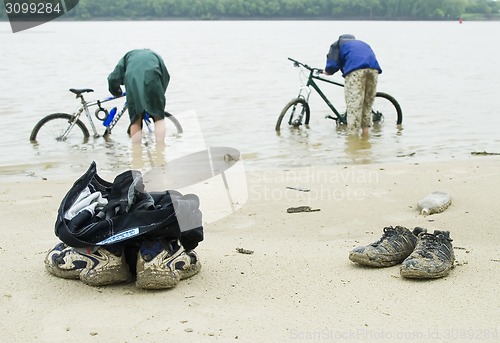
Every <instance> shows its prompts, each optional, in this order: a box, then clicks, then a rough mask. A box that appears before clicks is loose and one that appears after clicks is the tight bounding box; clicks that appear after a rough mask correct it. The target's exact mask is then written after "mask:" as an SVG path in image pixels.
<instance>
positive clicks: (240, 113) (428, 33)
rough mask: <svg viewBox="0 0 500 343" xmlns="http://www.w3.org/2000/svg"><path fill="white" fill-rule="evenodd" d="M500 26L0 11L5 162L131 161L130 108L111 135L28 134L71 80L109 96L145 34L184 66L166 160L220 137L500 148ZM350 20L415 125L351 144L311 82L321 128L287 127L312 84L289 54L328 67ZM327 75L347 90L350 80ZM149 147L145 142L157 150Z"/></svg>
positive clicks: (68, 169) (303, 159)
mask: <svg viewBox="0 0 500 343" xmlns="http://www.w3.org/2000/svg"><path fill="white" fill-rule="evenodd" d="M499 29H500V22H464V23H463V24H459V23H457V22H336V21H335V22H326V21H313V22H311V21H282V22H281V21H280V22H272V21H265V22H259V21H249V22H237V21H231V22H225V21H214V22H205V21H204V22H182V21H180V22H83V23H80V22H70V23H66V22H51V23H48V24H45V25H42V26H39V27H37V28H34V29H31V30H28V31H25V32H21V33H16V34H12V32H11V30H10V26H9V24H8V23H0V46H1V50H2V53H1V54H0V80H1V81H0V115H1V118H2V134H1V135H0V146H1V150H0V173H2V174H3V175H4V177H11V178H16V177H26V175H34V176H52V175H62V174H66V175H67V174H71V175H73V174H74V175H80V174H81V173H82V171H84V170H86V168H87V167H88V165H89V163H90V162H91V161H93V160H95V161H97V163H98V167H99V169H101V170H108V171H111V172H115V171H122V170H124V169H128V168H129V167H130V163H131V159H132V154H131V151H130V145H129V142H128V137H127V136H126V133H125V129H126V124H127V121H128V118H124V120H123V121H122V123H121V124H123V125H122V127H121V128H118V130H116V131H115V132H114V133H113V135H112V138H111V141H108V142H106V141H104V140H103V139H102V138H98V139H92V140H91V141H90V142H89V143H88V144H85V145H81V146H77V147H71V148H69V149H63V150H60V149H59V148H58V147H57V146H56V147H52V148H50V147H49V148H48V149H40V148H37V147H36V146H33V145H32V144H30V142H29V139H28V137H29V133H30V131H31V129H32V127H33V125H34V124H35V123H36V122H37V121H38V120H39V119H40V118H41V117H43V116H44V115H46V114H49V113H53V112H71V111H72V110H73V109H74V108H75V106H76V105H78V103H77V100H76V99H75V98H74V96H73V95H72V94H71V93H70V92H69V91H68V89H69V88H72V87H74V88H78V87H80V88H83V87H88V88H93V89H94V90H95V92H94V93H93V95H92V96H91V97H90V98H92V97H94V98H103V97H107V96H108V92H107V83H106V78H107V75H108V74H109V73H110V72H111V71H112V69H113V68H114V66H115V64H116V62H117V61H118V60H119V59H120V58H121V57H122V55H123V54H124V53H125V52H126V51H128V50H130V49H135V48H151V49H153V50H155V51H157V52H158V53H159V54H161V55H162V56H163V57H164V59H165V61H166V64H167V67H168V69H169V71H170V74H171V83H170V85H169V88H168V90H167V110H169V111H170V112H172V113H174V114H175V115H176V116H177V118H178V119H179V121H180V122H181V124H182V125H183V126H184V129H185V133H184V134H182V135H174V134H173V132H172V131H170V132H171V134H169V136H168V138H167V145H168V148H167V153H166V159H167V160H170V159H174V158H176V157H179V156H182V155H185V154H186V153H188V152H194V151H198V150H202V149H204V148H206V147H207V146H229V147H233V148H236V149H239V150H240V151H241V153H242V156H243V159H244V161H245V165H246V168H249V169H266V168H289V167H293V166H310V165H339V164H353V163H355V164H357V163H380V162H382V163H399V162H422V161H433V160H446V159H467V158H471V157H470V156H471V155H470V153H471V152H473V151H488V152H500V137H499V134H498V127H500V116H499V106H498V96H499V94H500V93H499V89H498V80H499V79H500V69H499V68H498V59H499V57H500V36H498V35H494V34H493V33H494V32H500V30H499ZM343 33H352V34H354V35H356V36H357V37H358V38H360V39H363V40H366V41H367V42H369V43H370V44H371V45H372V47H373V48H374V50H375V52H376V54H377V56H378V59H379V60H380V63H381V66H382V69H383V74H382V75H380V77H379V86H378V90H379V91H382V92H386V93H389V94H391V95H393V96H394V97H395V98H397V100H398V101H399V102H400V104H401V106H402V108H403V116H404V118H403V127H402V129H401V130H398V129H397V128H396V127H395V125H394V124H393V123H392V122H389V123H386V124H385V125H384V126H383V129H382V130H381V131H380V132H375V133H373V135H372V136H371V137H370V139H369V141H368V142H366V143H364V144H362V145H352V144H350V143H349V141H348V140H347V139H346V137H345V136H344V133H343V132H341V131H338V130H336V129H335V125H334V122H333V121H331V120H326V119H324V117H325V115H326V114H328V109H327V108H326V106H325V105H324V104H323V103H322V101H321V100H320V99H319V97H318V96H317V95H312V98H311V107H312V119H311V122H310V128H309V129H307V130H306V129H302V130H298V131H293V132H289V130H285V131H284V132H283V134H282V135H280V136H278V135H276V133H275V131H274V125H275V122H276V119H277V116H278V114H279V113H280V111H281V109H282V108H283V106H284V105H285V104H286V103H287V102H288V101H289V100H290V99H292V98H293V97H295V96H296V94H297V92H298V89H299V73H298V69H296V68H293V67H292V65H291V63H290V62H289V61H288V60H287V57H293V58H295V59H298V60H301V61H303V62H305V63H307V64H309V65H311V66H316V67H320V68H322V67H323V66H324V62H325V55H326V53H327V51H328V48H329V45H330V44H331V43H332V42H333V41H335V40H336V38H337V37H338V36H339V35H340V34H343ZM333 79H334V80H336V81H342V78H341V76H340V75H336V76H334V77H333ZM324 89H325V91H326V92H327V93H328V95H329V96H331V98H332V99H334V100H335V99H338V100H337V101H339V102H341V103H342V102H343V100H342V99H343V93H342V91H343V90H342V89H341V88H337V87H335V86H325V88H324ZM90 98H89V99H90ZM96 123H97V124H99V125H100V123H99V122H96ZM100 127H102V126H100ZM100 130H102V129H100ZM150 152H151V151H149V150H148V149H146V148H144V150H143V154H142V158H143V159H144V161H145V163H148V161H149V160H150V156H151V154H150Z"/></svg>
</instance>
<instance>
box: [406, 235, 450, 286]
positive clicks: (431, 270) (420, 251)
mask: <svg viewBox="0 0 500 343" xmlns="http://www.w3.org/2000/svg"><path fill="white" fill-rule="evenodd" d="M452 241H453V240H452V239H451V238H450V232H449V231H440V230H435V231H434V234H431V233H421V234H420V235H419V236H418V241H417V246H416V247H415V250H414V251H413V253H412V254H411V255H410V256H408V258H406V259H405V260H404V261H403V264H402V266H401V268H400V274H401V276H403V277H406V278H413V279H436V278H440V277H443V276H446V275H448V273H449V272H450V270H451V268H452V267H453V262H454V261H455V254H454V252H453V246H452V244H451V242H452Z"/></svg>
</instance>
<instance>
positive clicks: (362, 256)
mask: <svg viewBox="0 0 500 343" xmlns="http://www.w3.org/2000/svg"><path fill="white" fill-rule="evenodd" d="M421 232H426V230H425V229H423V228H420V227H416V228H415V229H413V231H410V230H408V229H407V228H405V227H402V226H396V227H392V226H388V227H385V228H384V234H383V235H382V237H381V238H380V239H379V240H378V241H376V242H373V243H371V244H369V245H367V246H360V247H356V248H354V249H353V250H352V251H351V252H350V253H349V260H351V261H352V262H356V263H359V264H362V265H365V266H370V267H389V266H394V265H396V264H398V263H401V262H402V261H403V260H404V259H405V258H407V257H408V256H409V255H410V254H411V253H412V251H413V249H415V246H416V244H417V236H418V235H419V234H420V233H421Z"/></svg>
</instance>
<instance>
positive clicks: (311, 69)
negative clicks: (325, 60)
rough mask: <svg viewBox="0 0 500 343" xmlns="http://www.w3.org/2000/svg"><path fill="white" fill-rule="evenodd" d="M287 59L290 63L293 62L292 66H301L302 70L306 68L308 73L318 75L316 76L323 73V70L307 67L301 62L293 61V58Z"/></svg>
mask: <svg viewBox="0 0 500 343" xmlns="http://www.w3.org/2000/svg"><path fill="white" fill-rule="evenodd" d="M288 59H289V60H290V61H292V62H293V65H294V66H295V67H299V66H302V67H304V68H306V69H307V70H310V71H312V72H316V73H318V74H322V73H323V69H320V68H313V67H309V66H308V65H307V64H305V63H302V62H299V61H297V60H294V59H293V58H290V57H288Z"/></svg>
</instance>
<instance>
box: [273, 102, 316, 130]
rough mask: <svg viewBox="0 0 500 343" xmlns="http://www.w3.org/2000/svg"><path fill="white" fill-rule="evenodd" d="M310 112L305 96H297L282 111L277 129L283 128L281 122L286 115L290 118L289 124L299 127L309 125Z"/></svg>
mask: <svg viewBox="0 0 500 343" xmlns="http://www.w3.org/2000/svg"><path fill="white" fill-rule="evenodd" d="M310 114H311V110H310V108H309V104H308V103H307V101H306V100H305V99H303V98H295V99H293V100H291V101H290V102H289V103H288V104H286V106H285V107H284V108H283V110H282V111H281V113H280V116H279V117H278V121H277V122H276V127H275V130H276V131H280V130H281V122H282V121H283V118H285V117H287V118H288V125H290V126H293V127H299V126H300V125H302V124H305V125H308V124H309V117H310Z"/></svg>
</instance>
